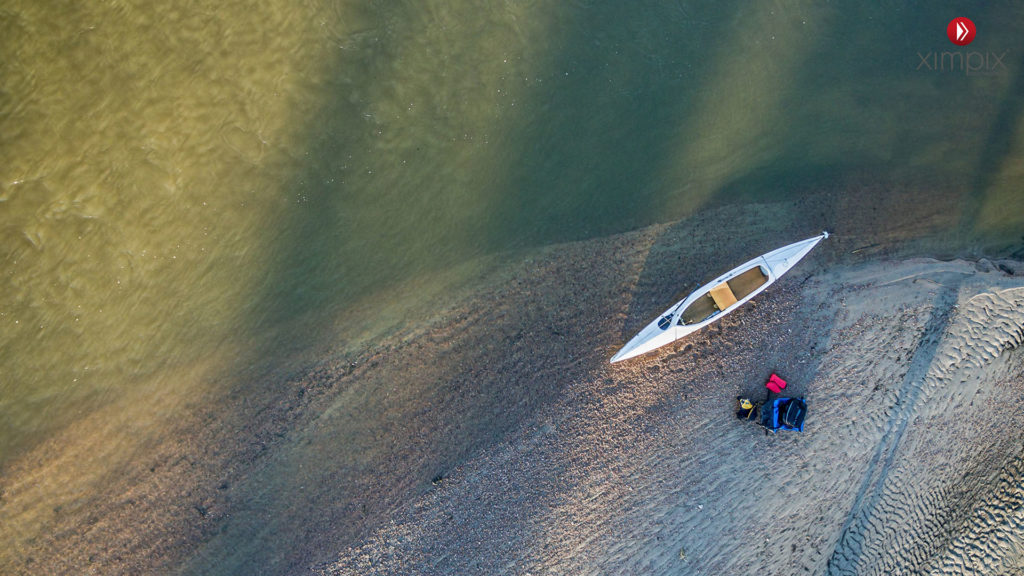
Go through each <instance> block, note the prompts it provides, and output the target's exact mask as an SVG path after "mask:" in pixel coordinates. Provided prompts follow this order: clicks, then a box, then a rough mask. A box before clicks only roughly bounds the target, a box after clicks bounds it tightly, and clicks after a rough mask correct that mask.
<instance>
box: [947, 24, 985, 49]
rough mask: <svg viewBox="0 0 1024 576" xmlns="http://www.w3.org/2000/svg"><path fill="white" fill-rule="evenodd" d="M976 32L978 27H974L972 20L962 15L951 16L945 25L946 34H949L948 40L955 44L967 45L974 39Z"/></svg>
mask: <svg viewBox="0 0 1024 576" xmlns="http://www.w3.org/2000/svg"><path fill="white" fill-rule="evenodd" d="M977 33H978V29H977V28H975V27H974V22H971V21H970V20H969V19H967V18H963V17H961V18H953V19H952V20H951V21H950V22H949V25H948V26H946V36H949V41H950V42H952V43H953V44H956V45H957V46H967V45H968V44H970V43H971V42H973V41H974V35H975V34H977Z"/></svg>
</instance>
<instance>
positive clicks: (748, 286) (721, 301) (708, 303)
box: [679, 266, 768, 326]
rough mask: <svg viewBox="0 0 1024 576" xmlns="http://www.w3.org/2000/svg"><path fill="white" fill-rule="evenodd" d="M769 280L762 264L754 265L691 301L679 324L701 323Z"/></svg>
mask: <svg viewBox="0 0 1024 576" xmlns="http://www.w3.org/2000/svg"><path fill="white" fill-rule="evenodd" d="M767 282H768V274H767V272H766V271H765V270H764V268H763V267H761V266H754V267H753V268H750V269H749V270H744V271H743V272H741V273H740V274H737V275H736V276H734V277H732V278H730V279H729V280H726V281H725V282H721V283H719V284H717V285H715V286H712V287H711V289H710V290H708V291H707V292H705V293H704V294H701V295H700V296H699V297H698V298H697V299H696V300H694V301H693V302H691V303H690V305H689V306H687V307H686V309H684V310H683V313H682V314H680V315H679V325H680V326H684V325H688V324H699V323H701V322H703V321H705V320H708V319H710V318H712V317H714V316H715V315H716V314H719V313H721V312H724V311H726V310H728V309H729V308H732V307H733V306H735V305H736V304H737V303H738V302H739V301H740V300H743V299H744V298H746V297H747V296H750V295H751V294H753V293H754V292H755V291H756V290H757V289H758V288H760V287H761V286H764V285H765V284H766V283H767Z"/></svg>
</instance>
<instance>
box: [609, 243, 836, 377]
mask: <svg viewBox="0 0 1024 576" xmlns="http://www.w3.org/2000/svg"><path fill="white" fill-rule="evenodd" d="M825 238H828V232H823V233H822V234H821V235H819V236H815V237H813V238H808V239H806V240H802V241H800V242H795V243H793V244H789V245H787V246H783V247H781V248H777V249H775V250H772V251H771V252H768V253H767V254H763V255H761V256H758V257H757V258H753V259H751V260H748V261H747V262H744V263H743V264H740V265H739V266H737V267H735V268H733V269H732V270H730V271H728V272H726V273H725V274H722V275H721V276H719V277H718V278H715V279H714V280H712V281H711V282H708V283H707V284H705V285H703V286H701V287H700V288H698V289H697V290H695V291H694V292H693V293H692V294H690V295H689V296H687V297H686V298H684V299H682V300H680V301H679V302H676V303H675V304H673V305H672V306H671V307H670V308H668V309H667V310H665V312H663V313H662V314H660V315H658V317H657V318H655V319H654V320H653V321H651V323H650V324H648V325H647V326H645V327H644V329H643V330H641V331H640V332H639V333H638V334H637V335H636V336H634V337H633V338H632V339H631V340H630V341H629V342H628V343H627V344H626V345H625V346H623V347H622V349H621V350H619V351H618V352H617V353H616V354H615V356H612V358H611V362H612V363H613V364H614V363H615V362H621V361H622V360H628V359H629V358H634V357H636V356H639V355H641V354H646V353H647V352H650V351H652V350H656V349H658V348H661V347H662V346H665V345H666V344H671V343H672V342H675V341H676V340H679V339H680V338H684V337H686V336H688V335H690V334H693V333H694V332H696V331H698V330H700V329H701V328H704V327H706V326H708V325H710V324H712V323H714V322H717V321H718V320H720V319H722V318H724V317H725V316H726V315H728V314H730V313H732V312H733V311H734V310H736V309H737V308H739V307H740V306H742V305H743V304H746V303H747V302H749V301H750V300H751V299H752V298H754V297H755V296H757V295H758V294H760V293H761V292H763V291H764V290H765V289H766V288H768V286H771V285H772V284H773V283H774V282H775V281H776V280H778V279H779V277H780V276H782V275H783V274H785V273H786V272H788V271H789V270H790V268H792V267H793V266H795V265H796V263H797V262H799V261H800V260H801V259H802V258H803V257H804V256H806V255H807V253H808V252H810V251H811V250H812V249H814V247H815V246H817V245H818V243H819V242H821V241H822V240H824V239H825ZM754 270H758V271H759V273H758V272H754ZM751 275H753V276H755V277H763V278H761V279H760V280H759V281H760V282H761V283H760V284H759V285H757V286H756V287H754V288H751V289H749V290H748V291H745V292H744V293H743V294H742V296H741V297H735V294H734V293H733V291H732V290H725V292H728V295H729V296H733V298H729V297H728V296H726V297H725V298H726V299H725V300H724V302H723V300H722V296H720V295H719V294H716V293H715V292H718V291H719V290H721V289H722V287H723V286H729V285H730V283H733V282H738V281H739V280H740V279H741V278H743V277H750V276H751ZM711 296H714V297H715V298H714V299H713V301H714V302H715V303H718V304H724V303H728V306H725V307H723V308H721V309H715V308H711V309H710V315H709V316H707V317H706V318H702V319H700V320H697V321H694V320H692V319H689V318H686V312H689V311H692V310H695V309H697V308H700V307H701V306H702V304H699V303H701V302H705V301H707V302H708V305H710V301H711V300H712V299H711V298H710V297H711Z"/></svg>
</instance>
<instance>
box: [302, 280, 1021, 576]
mask: <svg viewBox="0 0 1024 576" xmlns="http://www.w3.org/2000/svg"><path fill="white" fill-rule="evenodd" d="M979 268H981V270H979ZM984 269H986V266H984V265H982V266H978V265H977V264H973V263H968V262H962V261H956V262H938V261H932V260H913V261H906V262H884V263H878V264H872V265H867V266H864V265H861V266H853V267H849V268H843V269H839V270H833V271H829V272H827V273H825V274H819V275H817V276H816V277H815V278H813V279H811V280H810V281H809V282H807V284H805V285H804V286H802V287H800V288H799V289H798V288H797V287H795V286H794V285H793V284H794V283H793V282H789V283H788V284H786V283H783V286H781V287H780V288H781V289H780V290H777V291H775V293H774V294H766V295H765V296H766V297H765V298H763V299H762V300H760V301H759V304H758V305H757V306H756V307H755V310H753V311H750V312H749V313H748V314H745V315H738V316H737V318H735V319H733V322H732V323H731V324H730V323H729V322H728V321H726V322H725V326H723V327H722V328H721V330H720V331H719V333H714V331H711V332H709V333H705V334H702V335H698V336H697V337H696V338H694V339H693V340H692V341H689V342H680V343H679V345H678V346H676V348H675V350H668V351H667V352H666V351H663V352H660V353H655V354H651V355H648V356H645V357H642V358H641V359H639V360H638V361H636V362H634V363H631V364H628V365H627V366H624V367H623V369H621V370H617V369H616V368H614V367H613V368H610V369H608V370H607V371H606V372H605V373H604V374H597V375H595V376H594V378H593V379H592V380H591V381H586V382H577V383H575V385H574V388H575V389H576V391H575V393H574V394H573V396H572V397H569V398H567V399H565V400H564V401H563V402H562V403H560V405H558V406H557V407H555V408H553V409H552V410H551V411H550V412H547V413H545V414H544V415H543V416H541V417H540V418H538V420H537V421H536V422H535V423H534V424H533V425H532V426H530V427H524V429H522V430H520V431H519V432H518V433H517V434H515V435H514V438H513V439H512V440H511V441H510V442H509V443H508V444H504V445H501V446H497V447H494V448H492V449H490V450H487V451H486V452H485V453H483V454H481V455H479V456H477V457H476V458H474V459H473V460H471V461H470V462H468V463H466V464H465V465H464V466H462V467H461V468H460V469H459V470H458V471H457V472H456V473H454V474H452V476H451V477H450V478H449V479H447V480H446V481H445V482H444V483H443V484H442V485H441V486H439V487H437V488H436V489H435V490H434V491H432V492H430V493H428V494H426V495H424V496H423V497H421V498H419V499H417V500H416V501H414V502H412V503H411V504H410V505H408V506H407V507H405V508H404V509H403V510H401V511H400V512H399V513H398V514H397V515H396V517H395V518H394V520H393V522H392V523H389V524H388V525H386V526H385V527H383V528H381V529H379V530H378V531H376V532H375V533H374V534H372V535H370V537H368V538H367V539H366V541H364V542H363V543H362V544H360V545H358V546H355V547H353V548H351V549H349V550H348V551H346V552H345V553H343V554H342V555H341V557H340V558H339V560H338V561H337V562H335V563H333V564H331V565H329V566H325V567H324V568H323V570H322V572H323V573H325V574H399V573H425V574H444V573H456V572H460V573H521V574H527V573H532V574H537V573H541V574H543V573H578V574H590V573H652V574H662V573H683V574H748V573H759V574H780V575H781V574H799V573H809V574H822V573H827V574H892V573H908V572H909V573H926V574H962V573H992V574H1004V573H1013V570H1019V567H1020V566H1021V565H1024V555H1022V553H1024V516H1022V515H1021V511H1020V510H1021V509H1020V502H1021V501H1022V500H1024V478H1022V477H1021V474H1020V473H1021V470H1022V457H1024V444H1022V441H1024V433H1022V431H1021V430H1022V427H1021V424H1024V415H1021V414H1020V410H1019V406H1018V405H1017V403H1016V400H1017V399H1019V398H1020V393H1021V391H1022V387H1024V379H1022V374H1024V372H1022V369H1024V362H1022V357H1021V354H1020V353H1019V348H1020V346H1021V343H1022V340H1024V337H1022V334H1024V332H1022V331H1024V288H1022V287H1021V284H1022V282H1021V278H1019V277H1016V278H1015V277H1008V276H1007V275H1006V274H1004V273H1002V272H992V271H988V272H985V271H982V270H984ZM780 314H781V315H784V316H789V317H790V320H780V319H779V315H780ZM830 317H831V318H833V319H834V324H833V325H832V326H831V327H830V328H829V329H827V330H823V329H822V328H821V327H820V326H824V325H827V323H826V322H825V320H827V319H828V318H830ZM765 328H767V329H768V330H769V331H770V332H774V333H776V334H778V333H782V334H785V336H784V337H781V338H780V337H778V336H768V337H766V336H765ZM726 334H729V335H730V336H731V337H729V336H726ZM794 334H795V335H794ZM722 340H726V341H727V342H728V345H727V346H726V347H724V348H723V346H722V344H723V343H722ZM821 343H827V344H826V345H825V346H821V345H820V344H821ZM816 345H817V347H816V350H815V351H814V352H811V349H812V347H815V346H816ZM758 351H761V352H763V353H762V354H761V355H760V358H762V359H764V360H765V361H763V362H758V361H753V362H751V361H750V360H749V358H750V357H751V356H754V357H757V352H758ZM765 352H766V353H765ZM815 356H817V357H819V360H818V361H817V365H816V366H811V367H810V368H808V367H806V365H807V364H808V363H810V364H815V363H816V362H815V360H813V358H814V357H815ZM772 369H776V370H779V371H780V372H781V373H783V374H786V375H787V376H789V377H790V378H791V380H792V381H793V382H794V383H795V384H796V385H797V386H800V387H801V388H802V389H803V391H804V392H805V393H806V396H807V398H808V402H809V404H810V410H811V412H810V416H809V417H808V422H807V431H806V432H805V433H804V434H803V435H779V436H775V437H768V438H765V437H764V436H763V435H762V434H761V433H760V431H759V430H758V429H756V428H754V427H748V426H745V425H743V424H742V423H739V422H737V421H734V420H732V419H731V414H730V410H731V407H732V406H731V404H730V402H729V401H730V399H731V397H732V396H734V395H735V394H736V393H746V392H751V391H752V388H756V383H757V382H758V381H759V380H763V378H764V376H766V375H767V372H768V371H770V370H772ZM796 375H798V376H797V377H793V376H796Z"/></svg>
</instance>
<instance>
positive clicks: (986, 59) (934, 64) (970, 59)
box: [917, 50, 1006, 76]
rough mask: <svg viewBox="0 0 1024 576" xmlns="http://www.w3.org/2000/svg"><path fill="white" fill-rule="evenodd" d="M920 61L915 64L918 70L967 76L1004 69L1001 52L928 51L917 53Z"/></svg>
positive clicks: (1004, 55) (1004, 52)
mask: <svg viewBox="0 0 1024 576" xmlns="http://www.w3.org/2000/svg"><path fill="white" fill-rule="evenodd" d="M917 57H918V58H920V61H919V62H918V64H917V69H918V70H922V69H923V70H929V71H932V72H963V73H964V74H965V75H967V76H971V75H972V74H973V75H977V74H988V75H990V74H998V73H1000V72H1005V71H1006V65H1005V64H1003V58H1005V57H1006V51H1003V53H1002V54H996V53H995V52H985V53H982V52H961V51H959V50H957V51H956V52H941V53H940V52H929V53H927V54H921V53H920V52H918V53H917Z"/></svg>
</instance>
